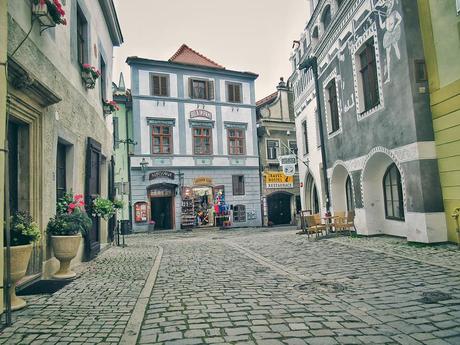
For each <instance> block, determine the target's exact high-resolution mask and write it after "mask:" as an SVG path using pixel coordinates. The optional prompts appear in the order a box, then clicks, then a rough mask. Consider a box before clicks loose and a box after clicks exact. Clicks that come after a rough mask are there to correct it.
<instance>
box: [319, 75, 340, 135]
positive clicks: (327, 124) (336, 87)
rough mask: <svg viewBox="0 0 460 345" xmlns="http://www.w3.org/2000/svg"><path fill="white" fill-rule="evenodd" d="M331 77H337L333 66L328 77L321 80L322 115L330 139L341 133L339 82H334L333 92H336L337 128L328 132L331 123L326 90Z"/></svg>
mask: <svg viewBox="0 0 460 345" xmlns="http://www.w3.org/2000/svg"><path fill="white" fill-rule="evenodd" d="M332 79H337V68H334V70H333V71H332V72H331V73H330V74H329V75H328V77H327V78H326V79H325V80H324V82H323V99H324V115H325V116H324V117H325V118H326V129H327V138H328V139H331V138H333V137H335V136H336V135H339V134H340V133H342V102H341V99H340V92H339V91H340V90H339V85H338V84H339V83H337V82H335V92H336V94H337V110H338V112H339V129H338V130H336V131H335V132H332V133H331V132H330V126H331V123H330V121H329V112H330V110H329V109H328V106H327V104H326V99H327V97H328V92H327V88H326V87H327V86H328V85H329V83H330V82H331V81H332Z"/></svg>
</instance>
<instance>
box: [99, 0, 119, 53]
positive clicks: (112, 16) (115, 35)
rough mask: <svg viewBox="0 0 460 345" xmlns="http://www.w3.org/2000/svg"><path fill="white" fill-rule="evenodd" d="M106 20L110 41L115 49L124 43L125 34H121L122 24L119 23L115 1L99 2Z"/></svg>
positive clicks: (105, 0)
mask: <svg viewBox="0 0 460 345" xmlns="http://www.w3.org/2000/svg"><path fill="white" fill-rule="evenodd" d="M99 5H100V6H101V9H102V13H103V14H104V19H105V22H106V24H107V28H108V30H109V34H110V39H111V40H112V44H113V46H115V47H119V46H120V45H121V44H122V43H123V34H122V32H121V27H120V22H119V21H118V16H117V11H116V10H115V5H114V4H113V0H99Z"/></svg>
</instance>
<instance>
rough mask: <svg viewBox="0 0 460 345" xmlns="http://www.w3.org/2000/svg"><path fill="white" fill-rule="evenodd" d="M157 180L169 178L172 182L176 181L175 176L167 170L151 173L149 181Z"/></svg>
mask: <svg viewBox="0 0 460 345" xmlns="http://www.w3.org/2000/svg"><path fill="white" fill-rule="evenodd" d="M157 178H167V179H170V180H174V178H175V174H174V173H173V172H171V171H166V170H160V171H154V172H152V173H150V175H149V180H155V179H157Z"/></svg>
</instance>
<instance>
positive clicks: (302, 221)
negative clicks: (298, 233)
mask: <svg viewBox="0 0 460 345" xmlns="http://www.w3.org/2000/svg"><path fill="white" fill-rule="evenodd" d="M309 215H311V210H303V211H300V229H301V230H302V233H305V232H306V228H307V223H306V220H305V218H306V217H307V216H309Z"/></svg>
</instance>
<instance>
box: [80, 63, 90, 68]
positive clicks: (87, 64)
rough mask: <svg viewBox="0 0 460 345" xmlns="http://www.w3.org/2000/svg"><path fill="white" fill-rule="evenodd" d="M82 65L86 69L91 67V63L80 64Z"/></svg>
mask: <svg viewBox="0 0 460 345" xmlns="http://www.w3.org/2000/svg"><path fill="white" fill-rule="evenodd" d="M82 67H83V68H84V69H88V68H91V65H90V64H89V63H84V64H83V65H82Z"/></svg>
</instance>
